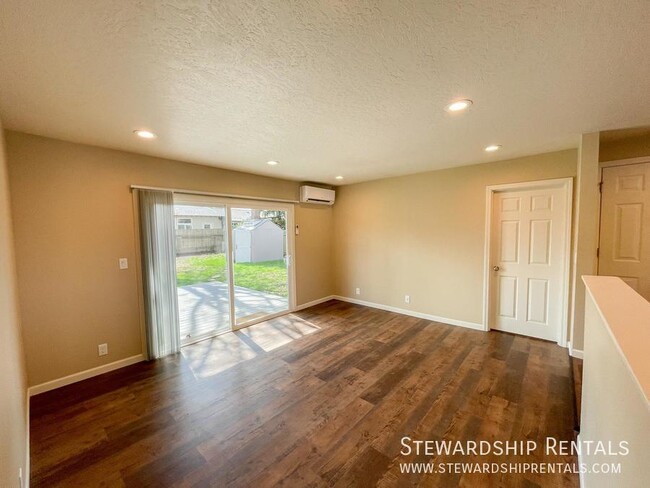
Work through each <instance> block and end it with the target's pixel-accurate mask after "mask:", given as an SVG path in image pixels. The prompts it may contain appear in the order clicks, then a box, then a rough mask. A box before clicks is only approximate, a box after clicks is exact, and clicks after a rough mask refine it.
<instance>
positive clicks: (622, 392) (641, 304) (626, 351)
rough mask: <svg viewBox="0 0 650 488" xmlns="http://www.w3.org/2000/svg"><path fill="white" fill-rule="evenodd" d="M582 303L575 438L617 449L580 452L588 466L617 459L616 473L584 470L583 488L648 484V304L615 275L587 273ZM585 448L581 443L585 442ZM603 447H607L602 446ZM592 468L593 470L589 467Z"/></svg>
mask: <svg viewBox="0 0 650 488" xmlns="http://www.w3.org/2000/svg"><path fill="white" fill-rule="evenodd" d="M585 280H586V282H587V286H588V291H587V293H586V304H585V327H586V330H585V345H584V352H585V361H584V369H583V373H582V412H581V417H580V436H579V439H580V441H581V442H584V443H587V442H592V443H593V444H592V446H594V445H595V443H597V442H598V441H601V442H603V443H604V444H605V446H607V443H608V442H611V444H612V450H613V451H614V452H617V451H618V449H619V443H620V442H621V441H625V442H626V443H627V448H628V450H629V452H628V454H627V455H619V456H616V455H613V456H612V455H607V454H606V453H604V452H603V451H602V450H601V451H600V452H598V450H596V452H594V451H593V450H592V453H591V454H590V455H587V454H586V453H585V454H584V455H583V456H582V458H581V462H583V463H586V464H587V465H588V466H590V465H592V464H595V463H598V464H602V463H616V464H618V463H620V468H621V472H620V474H616V475H613V474H599V473H598V472H586V473H584V474H583V475H582V478H583V486H588V487H589V488H601V487H602V488H609V487H612V486H617V487H618V486H621V487H623V486H624V487H628V488H633V487H638V488H642V487H646V486H648V479H647V478H648V461H650V456H649V455H648V437H649V436H650V402H648V396H647V395H648V393H650V367H649V365H650V362H648V351H647V348H648V340H649V339H650V333H649V329H648V324H649V323H650V304H649V303H648V302H647V301H646V300H644V299H643V297H641V296H640V295H638V294H637V293H635V292H634V291H633V290H632V289H631V288H630V287H628V286H627V285H626V284H625V283H623V281H621V280H620V279H618V278H611V277H598V276H588V277H586V278H585ZM585 447H586V444H585ZM606 449H607V447H606ZM590 471H593V470H590Z"/></svg>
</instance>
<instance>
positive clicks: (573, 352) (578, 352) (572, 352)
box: [567, 342, 584, 359]
mask: <svg viewBox="0 0 650 488" xmlns="http://www.w3.org/2000/svg"><path fill="white" fill-rule="evenodd" d="M567 347H568V348H569V356H571V357H574V358H578V359H584V351H582V349H574V348H573V344H571V342H567Z"/></svg>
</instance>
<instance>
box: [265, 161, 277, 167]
mask: <svg viewBox="0 0 650 488" xmlns="http://www.w3.org/2000/svg"><path fill="white" fill-rule="evenodd" d="M266 164H268V165H269V166H277V165H278V164H279V163H278V162H277V161H267V162H266Z"/></svg>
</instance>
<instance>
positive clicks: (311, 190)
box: [300, 185, 336, 205]
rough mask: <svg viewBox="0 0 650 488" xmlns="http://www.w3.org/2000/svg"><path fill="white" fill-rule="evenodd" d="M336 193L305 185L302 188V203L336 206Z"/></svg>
mask: <svg viewBox="0 0 650 488" xmlns="http://www.w3.org/2000/svg"><path fill="white" fill-rule="evenodd" d="M335 197H336V192H335V191H334V190H328V189H326V188H318V187H316V186H307V185H303V186H301V187H300V201H301V202H302V203H317V204H320V205H334V198H335Z"/></svg>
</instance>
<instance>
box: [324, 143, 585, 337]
mask: <svg viewBox="0 0 650 488" xmlns="http://www.w3.org/2000/svg"><path fill="white" fill-rule="evenodd" d="M576 159H577V153H576V151H575V150H568V151H562V152H556V153H551V154H542V155H539V156H532V157H526V158H520V159H515V160H510V161H500V162H494V163H489V164H480V165H474V166H465V167H460V168H453V169H449V170H442V171H433V172H429V173H422V174H417V175H410V176H403V177H397V178H388V179H383V180H377V181H372V182H367V183H360V184H355V185H349V186H344V187H342V188H339V190H338V194H337V202H336V205H335V206H334V218H335V223H336V225H335V250H334V255H335V264H336V270H337V275H336V290H337V294H339V295H343V296H346V297H351V298H358V299H361V300H365V301H369V302H375V303H379V304H383V305H389V306H394V307H399V308H403V309H410V310H413V311H417V312H421V313H426V314H431V315H436V316H439V317H445V318H448V319H454V320H460V321H465V322H471V323H475V324H481V323H482V320H483V318H482V314H483V258H484V243H485V242H484V241H485V237H484V236H485V187H486V186H487V185H494V184H500V183H511V182H519V181H533V180H540V179H548V178H560V177H569V176H575V174H576ZM356 287H359V288H361V295H358V296H357V295H355V292H354V289H355V288H356ZM406 294H408V295H410V296H411V303H410V305H407V304H406V303H404V295H406Z"/></svg>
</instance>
